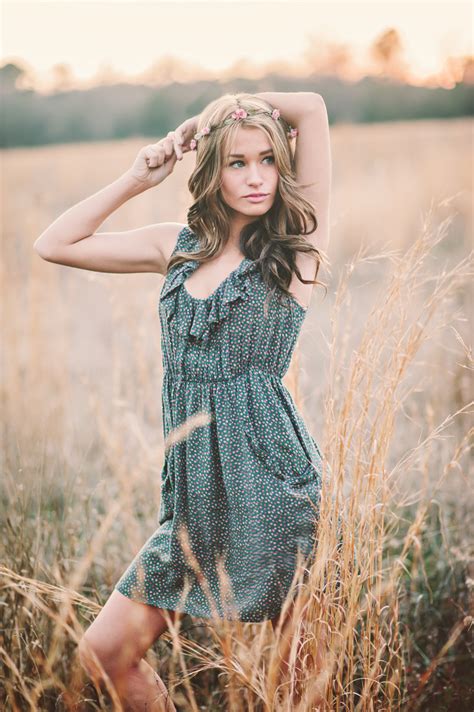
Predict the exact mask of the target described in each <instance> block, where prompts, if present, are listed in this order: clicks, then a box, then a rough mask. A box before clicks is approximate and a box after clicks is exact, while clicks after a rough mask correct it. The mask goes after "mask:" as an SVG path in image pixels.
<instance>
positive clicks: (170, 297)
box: [160, 257, 258, 343]
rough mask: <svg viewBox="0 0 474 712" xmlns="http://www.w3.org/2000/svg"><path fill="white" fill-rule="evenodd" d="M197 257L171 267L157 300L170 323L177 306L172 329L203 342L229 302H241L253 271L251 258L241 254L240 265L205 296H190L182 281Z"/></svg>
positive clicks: (247, 293) (227, 310)
mask: <svg viewBox="0 0 474 712" xmlns="http://www.w3.org/2000/svg"><path fill="white" fill-rule="evenodd" d="M199 264H200V263H199V261H198V260H192V259H191V260H187V261H186V262H183V263H182V264H180V265H177V266H176V267H174V268H172V270H171V273H169V274H168V275H167V276H166V278H165V282H164V285H163V288H162V290H161V295H160V302H161V303H162V304H163V307H164V310H165V313H166V318H167V320H168V322H170V321H171V320H172V319H173V318H174V317H175V315H176V312H177V311H178V309H179V317H176V323H175V328H176V329H177V330H178V332H179V333H180V334H181V335H182V336H183V337H184V338H187V339H189V340H190V341H200V342H202V343H206V342H207V341H208V340H209V338H210V336H211V334H212V333H213V332H214V331H216V330H217V329H218V328H219V324H220V322H222V321H223V320H224V319H226V318H227V317H228V316H229V314H230V311H231V305H232V304H233V303H234V302H236V301H240V300H241V301H245V300H246V299H248V298H249V296H250V282H251V280H250V275H251V274H252V273H253V272H254V271H256V270H257V268H258V265H257V262H256V261H255V260H251V259H250V258H249V257H244V258H243V259H242V260H241V262H240V264H239V265H237V267H236V268H235V269H234V270H232V272H230V274H228V275H227V277H225V278H224V280H223V281H222V282H221V283H220V284H219V285H218V286H217V287H216V289H215V290H214V292H212V294H210V295H209V296H208V297H205V298H203V299H200V298H199V297H193V296H192V295H191V294H190V293H189V292H188V290H187V289H186V287H185V285H184V282H185V281H186V279H187V278H188V276H189V275H190V274H191V272H193V271H194V270H195V269H196V268H197V267H198V266H199Z"/></svg>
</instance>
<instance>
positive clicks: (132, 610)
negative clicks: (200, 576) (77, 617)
mask: <svg viewBox="0 0 474 712" xmlns="http://www.w3.org/2000/svg"><path fill="white" fill-rule="evenodd" d="M166 613H167V614H168V615H169V616H170V618H171V620H172V621H174V619H175V616H176V612H175V611H172V610H166ZM167 628H168V623H167V621H166V618H165V613H164V611H163V609H161V608H157V607H155V606H148V605H146V604H144V603H139V602H137V601H132V600H130V599H129V598H127V597H126V596H123V595H122V594H121V593H120V592H119V591H117V590H115V589H114V591H113V592H112V594H111V596H110V598H109V599H108V600H107V602H106V603H105V605H104V607H103V608H102V610H101V611H100V613H99V614H98V616H97V618H96V619H95V620H94V621H93V623H92V624H91V625H90V626H89V628H88V629H87V630H86V632H85V633H84V635H83V637H82V639H81V641H80V642H79V646H78V652H79V658H80V661H81V664H82V666H83V667H84V669H85V670H86V672H87V673H88V674H89V675H90V677H91V678H92V679H93V680H94V681H96V680H97V679H98V680H99V681H101V684H102V683H103V681H104V677H103V675H101V671H100V668H99V667H98V666H97V662H96V661H95V660H94V657H96V658H97V660H98V662H99V663H100V666H102V668H103V669H104V671H105V672H106V674H107V675H108V677H109V679H110V681H111V682H112V684H113V687H114V688H115V690H116V693H117V695H118V697H119V699H120V701H121V702H122V703H124V702H125V703H126V704H127V705H128V706H127V707H126V709H127V710H130V711H131V712H145V711H146V712H176V707H175V706H174V704H173V702H172V700H171V698H170V697H169V694H168V691H167V689H166V687H165V685H164V683H163V681H162V679H161V678H160V677H159V676H158V674H157V673H156V672H155V671H154V670H153V668H152V667H151V666H150V665H149V664H148V663H147V662H146V661H145V660H143V655H144V654H145V652H146V651H147V650H148V648H149V647H150V646H151V645H152V644H153V643H154V642H155V640H157V638H159V637H160V635H161V634H162V633H164V632H165V631H166V629H167Z"/></svg>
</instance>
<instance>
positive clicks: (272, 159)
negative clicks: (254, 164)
mask: <svg viewBox="0 0 474 712" xmlns="http://www.w3.org/2000/svg"><path fill="white" fill-rule="evenodd" d="M267 158H269V159H270V160H271V161H272V162H273V161H274V160H275V159H274V157H273V156H265V158H264V159H263V160H264V161H266V160H267ZM236 163H243V161H232V163H229V165H230V166H235V164H236Z"/></svg>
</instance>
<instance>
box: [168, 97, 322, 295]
mask: <svg viewBox="0 0 474 712" xmlns="http://www.w3.org/2000/svg"><path fill="white" fill-rule="evenodd" d="M240 108H243V109H245V110H246V111H255V110H263V111H268V112H269V113H257V114H255V113H253V114H249V115H248V116H246V117H245V118H243V119H239V120H236V121H233V122H231V123H228V124H226V125H222V126H220V124H221V123H222V122H223V121H224V120H225V119H226V118H228V117H229V116H230V115H231V114H232V112H234V111H236V110H237V109H240ZM273 108H274V107H272V106H271V105H270V104H269V103H268V102H267V101H265V100H264V99H262V98H260V97H257V96H255V95H253V94H247V93H245V92H240V93H237V94H225V95H223V96H221V97H219V98H218V99H215V100H214V101H212V102H210V103H209V104H208V105H207V106H206V107H205V108H204V110H203V111H202V112H201V114H200V115H199V121H198V126H197V131H198V132H199V131H201V130H202V128H203V127H205V126H209V127H210V128H211V131H210V133H208V134H207V135H205V136H203V137H202V138H200V140H199V141H198V143H197V149H196V166H195V168H194V170H193V172H192V173H191V175H190V177H189V180H188V188H189V191H190V193H191V195H192V196H193V198H194V202H193V204H192V205H191V207H190V208H189V210H188V214H187V224H188V226H189V228H190V229H191V230H192V231H193V232H194V233H195V235H196V236H197V237H198V239H199V244H200V249H199V250H198V251H196V252H193V253H185V252H176V253H175V254H174V255H173V257H172V258H171V259H170V261H169V263H168V269H170V268H171V267H173V266H175V265H177V264H181V263H182V262H185V261H187V260H189V259H193V260H197V261H198V262H205V261H208V260H210V259H212V258H213V257H215V256H216V255H217V254H219V253H220V252H221V250H222V248H223V247H224V245H225V244H226V242H227V241H228V239H229V234H230V233H229V224H230V220H231V209H230V208H229V207H228V205H227V204H226V203H225V201H224V199H223V198H222V195H221V191H220V187H221V172H222V169H223V167H224V166H225V160H226V156H227V154H228V153H229V152H230V149H231V145H232V141H233V139H234V136H235V134H236V132H237V131H238V128H239V126H256V127H258V128H259V129H261V130H262V131H263V132H264V133H265V134H266V136H267V137H268V140H269V142H270V145H271V147H272V149H273V155H274V158H275V164H276V166H277V169H278V173H279V180H278V187H277V193H276V196H275V200H274V202H273V205H272V207H271V208H270V209H269V210H268V211H267V212H266V213H265V214H264V215H262V216H259V217H257V218H256V219H255V220H254V221H252V222H251V223H249V224H248V225H246V226H245V227H244V228H242V231H241V234H240V249H241V252H242V254H243V255H244V256H245V257H248V258H250V259H251V260H254V261H256V262H258V265H259V270H260V273H261V275H262V279H263V280H264V282H265V283H266V285H267V286H268V288H269V297H271V296H272V295H276V296H277V297H278V298H280V297H281V296H282V295H286V296H290V292H289V291H288V287H289V285H290V282H291V277H292V274H293V272H295V273H296V275H297V276H298V279H299V280H300V281H301V282H303V283H305V284H309V283H312V284H322V282H319V281H318V280H317V279H316V276H317V274H318V271H319V267H320V263H321V261H322V257H321V254H320V252H319V250H317V248H316V247H314V246H313V245H311V244H310V243H309V242H308V241H307V240H305V239H304V235H306V234H310V233H312V232H314V230H315V229H316V227H317V225H318V222H317V218H316V213H315V209H314V207H313V205H312V204H311V203H310V202H309V201H308V200H306V198H304V197H303V196H302V195H301V193H300V188H302V187H306V186H304V185H300V184H298V183H297V181H296V165H295V157H294V149H293V146H292V144H291V141H292V139H290V138H289V137H288V129H289V125H288V124H287V122H286V121H285V120H284V119H283V117H281V116H280V118H279V119H278V120H275V119H274V118H272V116H271V112H272V111H273ZM297 252H311V253H313V255H314V259H315V262H316V271H315V279H314V280H308V279H303V277H302V276H301V273H300V271H299V269H298V267H297V264H296V254H297Z"/></svg>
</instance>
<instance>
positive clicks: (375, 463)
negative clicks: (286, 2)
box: [0, 119, 474, 712]
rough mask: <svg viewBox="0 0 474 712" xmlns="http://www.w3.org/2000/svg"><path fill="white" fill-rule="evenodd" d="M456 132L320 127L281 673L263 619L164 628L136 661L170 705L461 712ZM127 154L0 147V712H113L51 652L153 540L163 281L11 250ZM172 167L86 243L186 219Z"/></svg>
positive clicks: (467, 535)
mask: <svg viewBox="0 0 474 712" xmlns="http://www.w3.org/2000/svg"><path fill="white" fill-rule="evenodd" d="M472 129H473V124H472V121H470V120H468V119H461V120H453V121H420V122H406V123H403V122H401V123H392V124H379V125H362V126H352V125H338V126H335V127H332V128H331V140H332V154H333V193H332V196H333V197H332V206H331V215H332V221H331V241H330V246H329V252H328V256H329V260H330V264H329V268H328V269H326V270H324V271H322V272H320V274H319V279H321V280H322V281H323V282H324V283H325V284H326V285H327V294H326V295H325V293H324V290H323V289H322V288H321V287H317V288H316V289H315V290H314V293H313V300H312V303H311V306H310V310H309V312H308V315H307V317H306V321H305V323H304V325H303V329H302V333H301V336H300V340H299V342H298V345H297V348H296V351H295V354H294V358H293V361H292V365H291V368H290V370H289V372H288V374H287V376H286V377H285V382H286V383H287V385H288V387H289V388H290V390H291V391H292V392H293V394H294V397H295V400H296V402H297V405H298V407H299V409H300V410H301V412H302V414H303V415H304V417H305V420H306V422H307V424H308V427H309V429H310V431H311V433H312V434H313V435H314V437H315V438H316V440H317V441H318V443H319V444H320V446H321V448H322V450H323V451H324V452H325V454H326V456H327V458H328V462H329V463H330V467H331V477H330V478H327V481H326V482H325V487H324V491H323V503H324V507H323V509H322V514H321V521H320V523H319V526H318V557H317V561H316V564H315V566H314V570H312V571H311V574H310V577H309V580H308V583H307V584H306V585H305V586H304V587H302V588H301V606H302V610H303V611H304V616H303V615H302V616H301V618H300V621H299V622H298V621H297V622H296V623H295V626H294V639H293V646H294V647H293V650H292V654H293V657H292V658H291V661H292V662H291V675H290V677H289V679H286V680H283V681H279V680H278V679H277V676H276V674H275V670H276V667H277V663H276V653H277V646H276V644H275V638H274V634H273V631H272V628H271V625H270V623H265V624H255V623H246V624H243V625H233V626H232V625H227V624H225V623H224V622H221V623H219V622H215V623H213V622H212V621H205V620H201V619H196V620H194V619H192V618H190V617H189V616H186V615H184V616H182V617H180V618H179V623H178V625H177V627H176V629H173V630H171V631H169V632H167V633H166V634H164V635H163V636H162V637H161V638H160V639H159V640H158V641H157V643H156V644H155V645H154V646H153V648H152V649H151V650H150V651H149V654H148V660H149V662H150V663H151V664H152V665H153V666H154V667H155V669H156V670H157V671H158V672H159V674H160V675H161V676H162V678H163V679H164V681H165V682H166V684H167V686H168V689H169V690H170V692H171V695H172V697H173V699H174V701H175V704H176V707H177V709H178V710H179V711H180V712H181V711H186V712H187V711H188V710H189V711H192V712H197V711H198V710H206V711H208V712H218V711H219V712H221V711H226V712H227V711H229V712H247V711H251V712H270V711H273V710H275V711H276V712H289V710H291V712H293V710H295V712H310V711H311V712H312V711H313V710H321V712H322V711H323V710H324V712H326V711H327V712H342V711H344V712H345V711H347V712H381V711H385V710H387V711H388V710H390V711H392V710H407V711H410V712H411V711H412V710H413V711H414V710H423V711H424V710H429V711H430V712H432V711H435V710H446V711H447V710H454V709H455V710H457V712H461V711H462V710H468V709H473V708H474V689H473V687H472V682H471V680H472V678H471V679H470V678H469V674H468V670H469V668H470V664H469V663H470V658H471V656H472V652H473V643H472V621H473V618H472V616H473V592H472V582H473V580H474V566H473V563H472V540H473V539H472V525H471V524H470V521H471V520H472V503H473V497H472V484H471V479H470V478H469V462H470V461H469V455H470V448H471V449H472V433H473V427H472V425H473V424H472V406H473V403H472V341H471V337H472V316H473V310H472V276H473V268H472V245H471V240H472V234H473V230H472V228H473V193H472V177H473V176H472V172H471V171H472V136H473V134H472ZM158 138H159V137H157V139H158ZM149 142H150V139H148V138H147V139H133V140H126V141H120V142H111V143H87V144H76V145H61V146H48V147H42V148H24V149H17V150H10V151H5V152H3V154H2V163H3V176H4V177H3V188H2V192H3V200H2V203H3V211H2V212H3V224H2V228H3V229H2V257H3V260H2V272H1V277H2V354H1V355H2V359H1V365H2V409H1V412H2V416H1V432H2V448H1V453H2V455H1V469H2V477H1V522H2V532H1V537H0V541H1V544H0V546H1V557H0V558H1V572H0V574H1V576H0V584H1V600H0V611H1V617H2V620H1V640H0V653H1V654H0V660H1V667H0V673H1V677H2V689H3V691H2V692H1V693H0V694H1V696H2V697H1V702H0V704H1V705H2V706H3V708H5V709H7V710H15V711H16V710H18V711H22V712H23V710H48V711H50V710H51V711H52V710H55V711H56V710H78V709H81V710H106V709H114V710H115V709H117V710H118V709H121V707H120V703H119V702H118V700H117V697H116V695H115V693H114V691H113V689H112V687H111V686H110V685H109V689H104V688H101V687H100V686H98V685H95V686H94V685H93V684H92V683H91V682H90V681H86V680H85V679H84V678H83V676H82V672H81V671H80V669H79V666H78V664H77V660H76V657H75V644H76V641H77V640H78V637H79V636H80V633H81V631H82V630H83V629H84V628H85V627H86V625H87V624H88V622H89V621H91V620H92V619H93V617H94V616H95V615H96V613H97V612H98V610H99V609H100V606H101V605H102V604H103V603H104V602H105V600H106V599H107V597H108V595H109V594H110V592H111V591H112V588H113V585H114V583H115V581H116V580H117V579H118V577H119V576H120V574H121V573H122V572H123V570H124V569H125V567H126V566H127V564H128V562H129V561H130V560H131V559H132V558H133V556H134V555H135V554H136V552H137V551H138V550H139V548H140V547H141V545H142V544H143V543H144V541H145V540H146V539H147V538H148V537H149V536H150V535H151V533H152V532H153V531H154V529H155V528H156V526H157V512H158V506H159V501H160V471H161V466H162V462H163V442H162V423H161V352H160V328H159V321H158V314H157V305H158V296H159V290H160V287H161V284H162V280H163V277H162V276H161V275H154V274H130V275H123V274H122V275H119V274H103V273H96V272H88V271H85V270H79V269H73V268H69V267H65V266H60V265H55V264H52V263H47V262H45V261H44V260H42V259H41V258H40V257H39V256H38V255H37V254H36V252H35V251H34V250H33V247H32V246H33V242H34V241H35V239H36V238H37V237H38V236H39V234H40V233H41V232H42V231H43V230H44V229H45V228H46V227H47V226H48V225H49V224H50V222H52V221H53V220H54V219H55V218H56V217H57V216H58V215H59V214H60V213H61V212H63V211H64V210H66V209H67V208H68V207H69V206H71V205H72V204H74V203H76V202H78V201H80V200H82V199H83V198H85V197H87V196H88V195H91V194H92V193H94V192H95V191H97V190H99V189H100V188H101V187H103V186H104V185H106V184H107V183H108V182H111V181H112V180H114V179H115V178H116V177H118V176H119V175H120V174H121V173H122V172H123V171H124V170H126V169H127V168H128V166H129V165H130V164H131V162H132V160H133V159H134V157H135V155H136V153H137V152H138V150H139V148H140V147H141V146H142V145H143V144H145V143H149ZM193 161H194V157H193V156H192V154H187V155H186V156H185V158H184V160H183V161H182V163H178V164H177V166H176V169H175V171H174V173H173V174H172V175H171V176H170V178H169V179H168V180H167V181H165V183H163V184H161V185H159V186H158V187H157V188H155V189H153V190H152V191H148V192H147V193H145V194H142V195H140V196H138V197H136V198H134V199H132V200H131V201H129V202H128V203H127V204H125V205H123V206H122V207H121V208H120V209H119V210H118V211H117V212H116V213H114V214H113V215H112V216H110V218H109V219H108V220H107V221H106V222H105V223H104V224H103V225H102V226H101V228H100V229H101V230H114V229H117V230H126V229H130V228H132V227H138V226H141V225H145V224H147V223H152V222H157V221H169V220H173V221H174V220H176V221H182V222H186V210H187V207H188V206H189V204H190V196H189V193H188V190H187V176H188V175H189V173H190V171H191V167H192V164H193ZM469 513H471V519H470V517H469ZM335 522H342V530H341V536H342V545H341V546H338V540H337V538H336V534H335V532H336V527H335ZM469 542H471V544H469ZM469 547H471V549H470V548H469ZM354 561H356V562H357V566H355V567H354V565H353V562H354ZM302 620H303V621H304V622H303V623H302V622H301V621H302ZM471 672H472V670H471ZM295 691H299V694H298V695H297V696H295V697H294V698H292V697H291V695H292V694H295V695H296V692H295ZM291 700H298V701H291Z"/></svg>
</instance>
